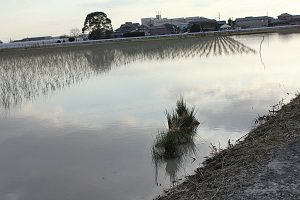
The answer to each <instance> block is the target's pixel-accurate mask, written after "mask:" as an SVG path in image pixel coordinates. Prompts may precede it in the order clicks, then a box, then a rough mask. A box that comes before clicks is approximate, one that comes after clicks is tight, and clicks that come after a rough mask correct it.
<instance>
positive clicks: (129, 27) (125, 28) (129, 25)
mask: <svg viewBox="0 0 300 200" xmlns="http://www.w3.org/2000/svg"><path fill="white" fill-rule="evenodd" d="M139 28H140V24H139V23H133V22H125V24H121V26H120V28H118V29H116V30H115V31H114V33H113V34H112V36H113V37H122V36H123V35H124V34H125V33H130V32H134V31H138V30H139Z"/></svg>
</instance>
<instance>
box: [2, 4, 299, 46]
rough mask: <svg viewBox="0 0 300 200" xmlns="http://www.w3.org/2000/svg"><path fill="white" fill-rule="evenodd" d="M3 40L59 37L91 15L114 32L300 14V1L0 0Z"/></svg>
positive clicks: (79, 25)
mask: <svg viewBox="0 0 300 200" xmlns="http://www.w3.org/2000/svg"><path fill="white" fill-rule="evenodd" d="M0 2H1V3H0V5H1V6H0V25H1V29H0V40H2V41H5V42H7V41H9V39H10V38H11V39H12V40H16V39H22V38H25V37H37V36H46V35H50V36H59V35H63V34H69V33H70V30H71V29H72V28H79V29H81V28H82V27H83V22H84V19H85V17H86V15H87V14H89V13H91V12H95V11H102V12H105V13H106V14H107V15H108V17H109V18H110V19H111V20H112V25H113V28H114V29H116V28H118V27H119V26H120V25H121V24H122V23H124V22H126V21H132V22H139V23H141V18H144V17H155V14H156V12H157V11H161V14H162V17H165V18H177V17H193V16H202V17H207V18H212V19H215V18H217V16H218V12H220V16H221V19H222V20H227V19H228V18H229V17H233V18H234V19H235V18H238V17H245V16H264V15H267V13H268V15H269V16H271V17H277V16H278V15H279V14H281V13H285V12H287V13H290V14H300V10H299V8H300V1H299V0H289V1H287V0H214V1H213V0H150V1H149V0H0Z"/></svg>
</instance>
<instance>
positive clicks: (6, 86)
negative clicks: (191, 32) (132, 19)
mask: <svg viewBox="0 0 300 200" xmlns="http://www.w3.org/2000/svg"><path fill="white" fill-rule="evenodd" d="M237 53H239V54H244V53H245V54H247V53H256V51H255V50H254V49H252V48H250V47H247V46H246V45H244V44H243V43H241V42H238V41H237V40H234V39H232V38H230V37H204V38H188V39H176V40H161V41H151V42H128V43H121V44H120V43H110V44H101V45H92V46H81V47H68V48H49V49H43V50H42V51H41V50H27V51H15V52H2V53H1V54H0V88H1V94H0V98H1V102H0V107H1V110H4V111H6V112H8V111H9V110H10V109H12V108H15V107H17V106H19V105H21V103H22V102H30V101H32V100H33V99H35V98H36V97H39V96H40V95H49V94H51V93H53V92H54V91H56V90H61V89H63V88H65V87H69V86H71V85H74V84H78V83H80V82H82V81H84V80H86V79H88V78H89V77H90V76H92V75H95V74H101V73H104V72H108V71H110V70H111V69H112V68H113V67H118V66H124V65H128V64H130V63H133V62H136V61H140V62H143V61H147V62H149V61H152V60H153V61H157V60H166V59H179V58H188V57H196V56H198V57H209V56H222V55H232V54H237Z"/></svg>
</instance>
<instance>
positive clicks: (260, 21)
mask: <svg viewBox="0 0 300 200" xmlns="http://www.w3.org/2000/svg"><path fill="white" fill-rule="evenodd" d="M272 19H273V18H272V17H268V16H261V17H245V18H237V19H236V26H238V27H241V28H260V27H268V26H269V25H270V22H271V20H272Z"/></svg>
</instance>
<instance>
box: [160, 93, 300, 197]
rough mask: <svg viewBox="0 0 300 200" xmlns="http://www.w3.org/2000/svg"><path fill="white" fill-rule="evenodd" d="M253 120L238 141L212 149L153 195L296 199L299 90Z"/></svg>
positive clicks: (299, 175) (299, 172)
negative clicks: (176, 181)
mask: <svg viewBox="0 0 300 200" xmlns="http://www.w3.org/2000/svg"><path fill="white" fill-rule="evenodd" d="M256 122H257V123H258V124H259V125H258V126H257V127H256V128H254V129H253V130H252V131H250V132H249V133H248V134H247V135H246V136H245V138H244V139H243V140H242V141H239V142H237V144H235V145H233V146H230V147H228V148H227V149H224V150H221V151H219V152H216V153H215V155H214V156H213V157H211V158H208V159H206V160H205V162H204V163H203V164H204V166H203V167H201V168H198V169H197V170H196V171H195V175H192V176H190V177H188V178H187V180H186V181H185V182H184V183H182V184H181V185H178V186H177V187H175V188H171V189H170V190H169V191H167V192H165V193H164V194H163V195H161V196H159V197H157V198H156V200H174V199H186V200H194V199H247V200H248V199H298V198H299V195H300V167H299V164H300V137H299V136H300V96H299V95H297V96H296V98H294V99H293V100H291V102H290V103H288V104H287V105H283V104H281V103H279V104H278V105H276V106H274V108H273V109H272V110H270V111H269V114H268V115H265V116H261V117H259V118H257V119H256ZM296 147H299V148H296Z"/></svg>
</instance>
